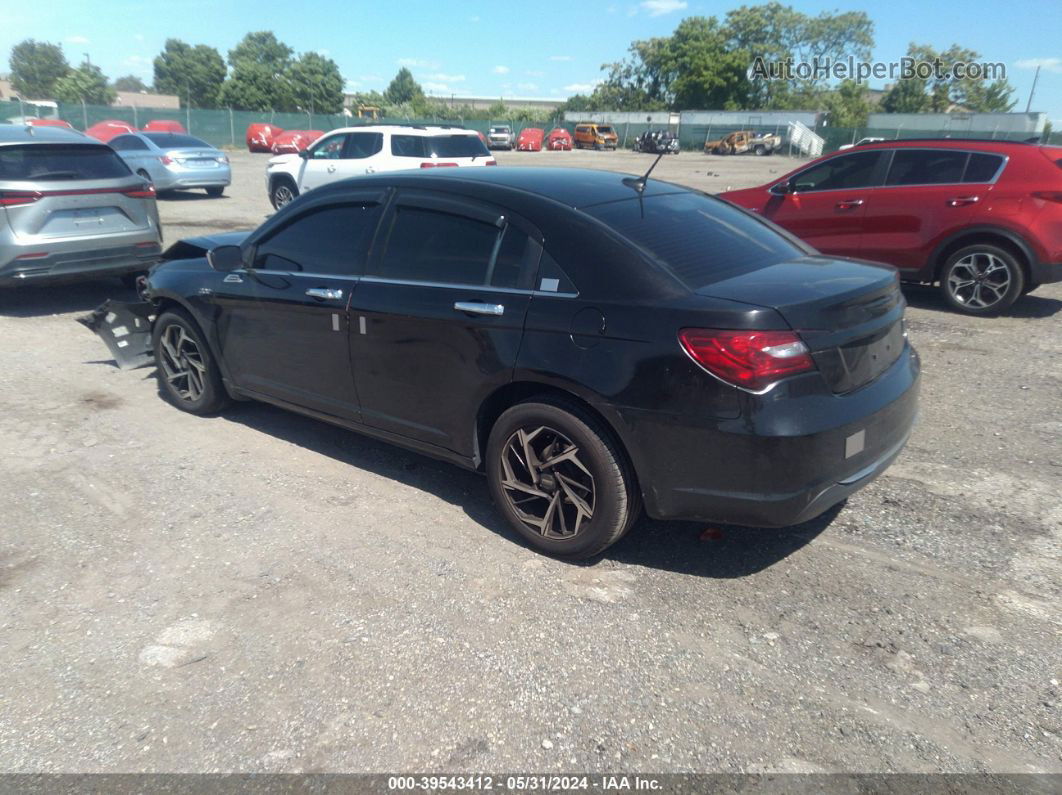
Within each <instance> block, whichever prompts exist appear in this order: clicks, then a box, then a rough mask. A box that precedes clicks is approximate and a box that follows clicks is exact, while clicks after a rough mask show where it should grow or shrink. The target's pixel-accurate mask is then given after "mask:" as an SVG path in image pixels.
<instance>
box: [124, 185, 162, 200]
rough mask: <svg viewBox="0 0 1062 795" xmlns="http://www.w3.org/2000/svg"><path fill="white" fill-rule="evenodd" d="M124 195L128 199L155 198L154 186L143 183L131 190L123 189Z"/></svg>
mask: <svg viewBox="0 0 1062 795" xmlns="http://www.w3.org/2000/svg"><path fill="white" fill-rule="evenodd" d="M122 193H124V194H125V195H126V196H128V197H129V198H130V199H154V198H155V186H154V185H144V186H143V187H140V188H134V189H133V190H123V191H122Z"/></svg>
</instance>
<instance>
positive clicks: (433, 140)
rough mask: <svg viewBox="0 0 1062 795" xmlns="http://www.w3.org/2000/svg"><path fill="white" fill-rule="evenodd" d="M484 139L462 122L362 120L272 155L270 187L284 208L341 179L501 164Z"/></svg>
mask: <svg viewBox="0 0 1062 795" xmlns="http://www.w3.org/2000/svg"><path fill="white" fill-rule="evenodd" d="M496 165H498V163H497V161H496V160H494V158H492V157H491V155H490V151H489V150H488V149H487V146H486V144H484V143H483V139H482V138H480V136H479V133H477V132H475V131H474V130H466V129H464V128H463V127H442V126H440V127H421V126H416V125H391V124H388V125H383V124H381V125H361V126H359V127H344V128H342V129H339V130H332V131H331V132H329V133H326V134H324V135H322V136H321V137H320V138H318V139H317V140H316V141H314V142H313V143H312V144H310V146H308V147H307V148H306V149H305V150H304V151H302V152H299V153H297V154H290V155H278V156H277V157H273V158H270V160H269V165H268V166H266V190H267V191H268V192H269V201H270V202H272V204H273V207H275V208H276V209H278V210H279V209H280V208H281V207H283V206H284V205H285V204H287V203H288V202H290V201H292V200H293V199H295V197H297V196H299V195H300V194H302V193H305V192H306V191H308V190H312V189H313V188H319V187H321V186H322V185H327V184H328V183H330V182H335V181H336V180H340V179H346V178H347V177H353V176H357V175H358V174H375V173H378V172H381V171H401V170H403V169H407V168H441V167H444V166H496Z"/></svg>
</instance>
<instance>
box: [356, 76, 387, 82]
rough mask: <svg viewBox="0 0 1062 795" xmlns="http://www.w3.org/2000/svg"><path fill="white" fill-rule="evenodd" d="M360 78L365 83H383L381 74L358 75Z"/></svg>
mask: <svg viewBox="0 0 1062 795" xmlns="http://www.w3.org/2000/svg"><path fill="white" fill-rule="evenodd" d="M358 80H360V81H361V82H363V83H382V82H383V78H382V77H380V76H379V75H358Z"/></svg>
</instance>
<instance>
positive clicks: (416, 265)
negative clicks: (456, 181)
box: [375, 206, 499, 285]
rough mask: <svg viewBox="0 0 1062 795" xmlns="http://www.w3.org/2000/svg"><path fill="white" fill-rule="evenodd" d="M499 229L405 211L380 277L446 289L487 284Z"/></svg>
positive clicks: (443, 215)
mask: <svg viewBox="0 0 1062 795" xmlns="http://www.w3.org/2000/svg"><path fill="white" fill-rule="evenodd" d="M498 231H499V230H498V228H497V227H496V226H494V225H493V224H488V223H484V222H483V221H476V220H474V219H472V218H467V217H465V216H461V215H453V214H451V213H445V212H439V211H437V210H426V209H421V208H419V207H406V206H399V207H398V208H397V209H396V210H395V216H394V221H393V222H392V226H391V233H390V235H389V237H388V243H387V251H386V252H385V253H384V256H383V258H382V261H381V262H380V264H379V266H378V268H377V270H378V272H377V273H376V274H375V275H377V276H383V277H386V278H388V279H405V280H409V281H419V282H443V283H445V284H469V285H484V284H486V283H487V275H488V269H489V267H490V262H491V257H492V255H493V254H494V247H495V244H496V243H497V241H498Z"/></svg>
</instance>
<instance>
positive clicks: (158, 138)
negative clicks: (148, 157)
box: [141, 133, 214, 149]
mask: <svg viewBox="0 0 1062 795" xmlns="http://www.w3.org/2000/svg"><path fill="white" fill-rule="evenodd" d="M141 135H143V136H144V137H145V138H147V139H148V140H149V141H151V143H153V144H155V146H157V147H159V148H160V149H175V148H176V147H178V146H194V147H202V148H204V149H213V148H214V147H212V146H211V145H210V144H208V143H207V142H206V141H201V140H200V139H198V138H193V137H192V136H190V135H180V134H179V133H141Z"/></svg>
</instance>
